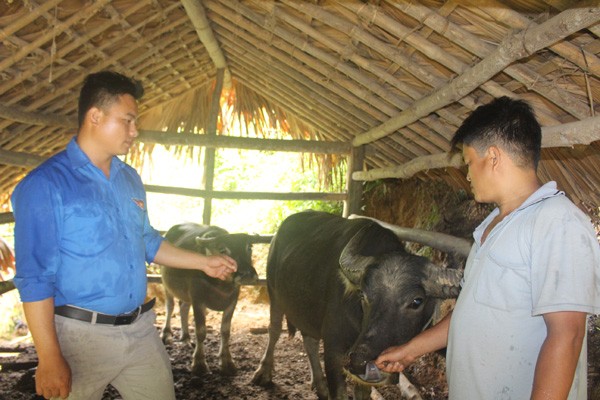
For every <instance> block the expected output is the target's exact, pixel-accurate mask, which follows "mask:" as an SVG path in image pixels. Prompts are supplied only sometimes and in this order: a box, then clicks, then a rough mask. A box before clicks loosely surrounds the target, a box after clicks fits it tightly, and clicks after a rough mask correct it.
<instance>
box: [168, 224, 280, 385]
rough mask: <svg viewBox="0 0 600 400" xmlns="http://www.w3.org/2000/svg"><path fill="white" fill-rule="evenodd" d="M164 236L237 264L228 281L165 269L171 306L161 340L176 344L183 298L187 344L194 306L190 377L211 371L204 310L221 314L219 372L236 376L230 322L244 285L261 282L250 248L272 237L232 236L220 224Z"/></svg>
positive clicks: (185, 228)
mask: <svg viewBox="0 0 600 400" xmlns="http://www.w3.org/2000/svg"><path fill="white" fill-rule="evenodd" d="M165 238H166V239H167V240H168V241H169V242H171V243H173V244H174V245H175V246H177V247H181V248H184V249H187V250H192V251H196V252H198V253H201V254H205V255H211V254H226V255H228V256H230V257H231V258H233V259H234V260H235V261H236V262H237V265H238V269H237V272H236V273H235V274H233V275H232V276H231V277H230V278H229V279H228V280H226V281H221V280H219V279H215V278H211V277H209V276H207V275H206V274H205V273H204V272H201V271H195V270H183V269H177V268H170V267H165V266H161V275H162V282H163V286H164V289H165V297H166V307H167V315H166V320H165V325H164V327H163V329H162V340H163V342H164V343H169V342H170V341H171V340H172V333H171V316H172V314H173V309H174V306H175V301H174V298H175V297H176V298H178V299H180V302H179V310H180V314H181V328H182V337H181V339H182V340H183V341H189V339H190V334H189V329H188V316H189V310H190V304H191V305H192V308H193V310H194V319H195V322H196V348H195V350H194V357H193V361H192V373H193V374H194V375H202V374H205V373H208V372H209V368H208V365H207V364H206V359H205V355H204V345H203V343H204V339H205V338H206V325H205V324H206V318H205V312H206V308H209V309H211V310H215V311H223V317H222V320H221V348H220V350H219V359H220V363H221V373H222V374H224V375H233V374H235V372H236V367H235V364H234V362H233V359H232V357H231V353H230V351H229V338H230V332H231V318H232V317H233V312H234V310H235V306H236V304H237V301H238V295H239V293H240V285H241V284H254V283H256V282H257V281H258V275H257V273H256V270H255V269H254V267H253V266H252V244H254V243H264V242H265V241H268V240H270V237H268V238H266V239H265V237H261V236H258V235H248V234H245V233H235V234H230V233H228V232H227V231H226V230H225V229H223V228H219V227H217V226H207V225H199V224H195V223H184V224H179V225H175V226H173V227H172V228H171V229H169V230H168V231H167V233H166V235H165Z"/></svg>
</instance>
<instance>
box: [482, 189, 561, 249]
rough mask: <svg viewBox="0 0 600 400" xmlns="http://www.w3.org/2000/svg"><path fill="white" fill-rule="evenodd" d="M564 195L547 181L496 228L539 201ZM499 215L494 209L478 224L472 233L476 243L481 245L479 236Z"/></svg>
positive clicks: (497, 210) (498, 211) (498, 210)
mask: <svg viewBox="0 0 600 400" xmlns="http://www.w3.org/2000/svg"><path fill="white" fill-rule="evenodd" d="M564 194H565V193H564V192H562V191H560V190H558V189H557V188H556V182H554V181H549V182H547V183H545V184H543V185H542V186H540V187H539V188H538V189H537V190H536V191H535V192H533V193H532V194H531V195H530V196H529V197H528V198H527V200H525V201H524V202H523V204H521V205H520V206H519V207H517V208H516V209H515V210H513V211H512V212H511V213H510V214H508V215H507V216H506V217H505V218H504V219H503V220H502V221H501V222H500V223H499V224H498V226H497V227H499V226H502V225H505V224H506V223H508V221H510V220H511V219H512V216H513V215H515V214H516V213H518V212H520V211H521V210H523V209H525V208H527V207H529V206H531V205H533V204H536V203H539V202H540V201H543V200H546V199H548V198H551V197H555V196H561V195H564ZM499 213H500V209H499V208H497V207H496V208H495V209H494V210H493V211H492V212H491V213H490V214H489V215H488V216H487V217H486V218H485V219H484V220H483V221H482V222H481V224H479V226H478V227H477V228H475V231H474V232H473V238H474V239H475V241H476V243H481V236H482V235H483V232H484V230H485V228H486V227H487V226H488V225H489V223H490V222H491V221H492V220H493V219H494V218H495V217H496V215H498V214H499ZM495 229H496V227H495V228H494V230H495ZM490 234H491V232H490Z"/></svg>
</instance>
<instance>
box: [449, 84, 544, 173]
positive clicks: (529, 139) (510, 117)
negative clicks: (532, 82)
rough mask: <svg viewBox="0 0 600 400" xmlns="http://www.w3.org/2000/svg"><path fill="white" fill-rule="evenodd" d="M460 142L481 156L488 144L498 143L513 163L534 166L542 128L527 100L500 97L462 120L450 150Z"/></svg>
mask: <svg viewBox="0 0 600 400" xmlns="http://www.w3.org/2000/svg"><path fill="white" fill-rule="evenodd" d="M461 144H465V145H467V146H470V147H473V148H474V149H475V150H476V151H477V152H478V153H479V154H480V155H482V154H483V153H484V152H485V150H487V149H488V148H489V147H490V146H498V147H500V148H502V149H503V150H505V151H506V152H507V153H509V155H510V156H511V158H512V160H513V161H514V162H515V164H516V165H518V166H521V167H526V166H533V168H534V169H536V168H537V165H538V163H539V161H540V153H541V148H542V129H541V127H540V124H539V123H538V121H537V119H536V118H535V114H534V112H533V109H532V108H531V106H530V105H529V104H528V103H527V102H525V101H523V100H516V99H511V98H509V97H506V96H503V97H500V98H497V99H495V100H493V101H491V102H490V103H488V104H485V105H483V106H479V107H478V108H477V109H476V110H475V111H473V112H472V113H471V115H469V116H468V117H467V118H466V119H465V120H464V121H463V123H462V125H461V126H460V127H459V128H458V130H457V131H456V133H455V134H454V137H453V138H452V140H451V142H450V147H451V150H452V151H455V150H457V148H458V146H459V145H461Z"/></svg>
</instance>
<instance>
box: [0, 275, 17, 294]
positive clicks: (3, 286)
mask: <svg viewBox="0 0 600 400" xmlns="http://www.w3.org/2000/svg"><path fill="white" fill-rule="evenodd" d="M14 288H15V284H14V283H13V281H12V279H9V280H8V281H0V296H1V295H3V294H4V293H6V292H10V291H11V290H13V289H14Z"/></svg>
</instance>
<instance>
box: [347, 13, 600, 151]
mask: <svg viewBox="0 0 600 400" xmlns="http://www.w3.org/2000/svg"><path fill="white" fill-rule="evenodd" d="M598 20H600V7H596V8H584V9H573V10H567V11H563V12H562V13H560V14H558V15H557V16H555V17H553V18H551V19H549V20H548V21H546V22H545V23H543V24H540V25H538V26H536V27H534V28H532V29H530V30H527V31H523V32H520V33H518V34H515V35H509V36H507V37H506V39H505V40H504V41H503V42H502V44H500V46H498V47H497V48H496V50H495V51H494V52H493V53H492V54H490V55H489V56H488V57H486V58H485V59H483V60H482V61H481V62H480V63H478V64H477V65H475V66H474V67H473V68H471V69H469V70H467V71H466V72H464V73H463V74H462V75H460V76H458V77H457V78H455V79H454V80H452V82H450V83H449V84H448V85H446V86H444V87H443V88H441V89H440V90H437V91H436V92H434V93H432V94H430V95H429V96H427V97H425V98H423V99H421V100H419V101H417V102H415V103H414V104H413V105H411V106H410V107H409V108H408V109H406V110H405V111H403V112H402V113H400V114H399V115H398V116H396V117H393V118H391V119H389V120H388V121H386V122H385V123H383V124H381V125H380V126H378V127H375V128H373V129H371V130H370V131H368V132H365V133H362V134H360V135H358V136H357V137H356V138H355V139H354V141H353V145H355V146H358V145H361V144H366V143H370V142H373V141H375V140H378V139H381V138H382V137H385V136H388V135H390V134H391V133H393V132H395V131H396V130H398V129H400V128H402V127H404V126H406V125H408V124H411V123H413V122H415V121H416V120H418V119H419V118H421V117H423V116H425V115H428V114H429V113H431V112H434V111H436V110H438V109H440V108H442V107H444V106H446V105H448V104H450V103H452V102H454V101H456V99H458V98H461V97H463V96H465V95H467V94H468V93H470V92H471V91H473V90H474V89H476V88H477V87H479V86H480V85H481V84H482V83H483V82H486V81H488V80H489V79H490V78H492V77H493V76H494V75H495V74H497V73H498V72H500V71H502V70H503V69H504V68H506V66H508V65H509V64H511V63H513V62H515V61H516V60H519V59H521V58H523V57H526V56H529V55H531V54H533V53H535V52H536V51H538V50H540V49H542V48H544V47H547V46H549V45H552V44H554V43H556V42H557V41H559V40H561V39H564V38H565V37H566V36H569V35H570V34H572V33H574V32H577V31H579V30H581V29H585V28H586V27H588V26H589V25H592V24H594V23H596V22H597V21H598Z"/></svg>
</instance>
